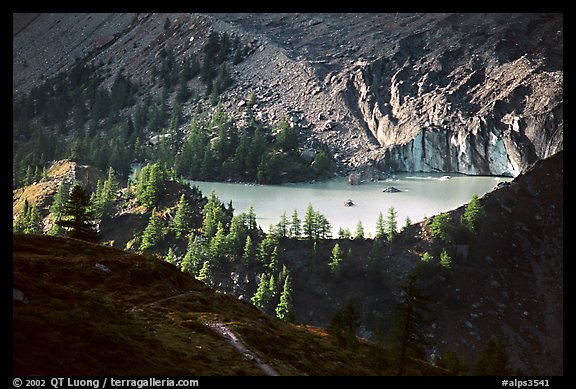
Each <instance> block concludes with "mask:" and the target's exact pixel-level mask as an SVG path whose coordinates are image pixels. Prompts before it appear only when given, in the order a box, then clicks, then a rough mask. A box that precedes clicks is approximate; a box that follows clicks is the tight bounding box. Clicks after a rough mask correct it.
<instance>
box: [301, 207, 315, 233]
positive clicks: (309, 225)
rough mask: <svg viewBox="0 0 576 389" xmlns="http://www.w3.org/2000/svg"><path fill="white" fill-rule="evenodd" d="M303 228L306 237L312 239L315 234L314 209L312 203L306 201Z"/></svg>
mask: <svg viewBox="0 0 576 389" xmlns="http://www.w3.org/2000/svg"><path fill="white" fill-rule="evenodd" d="M303 230H304V236H305V237H306V239H314V237H315V235H316V212H315V211H314V207H313V206H312V203H308V207H307V208H306V215H305V216H304V225H303Z"/></svg>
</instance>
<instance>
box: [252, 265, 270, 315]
mask: <svg viewBox="0 0 576 389" xmlns="http://www.w3.org/2000/svg"><path fill="white" fill-rule="evenodd" d="M271 297H272V293H271V291H270V277H269V276H268V273H262V274H261V275H260V281H259V282H258V288H257V289H256V292H255V293H254V296H252V298H251V299H250V301H251V302H252V304H254V306H256V308H258V309H260V310H262V311H266V309H267V308H268V303H269V302H270V298H271Z"/></svg>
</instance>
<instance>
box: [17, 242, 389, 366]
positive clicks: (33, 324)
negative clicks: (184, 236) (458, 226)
mask: <svg viewBox="0 0 576 389" xmlns="http://www.w3.org/2000/svg"><path fill="white" fill-rule="evenodd" d="M13 250H14V252H13V254H14V255H13V262H14V275H13V279H14V287H15V288H17V289H20V290H22V291H23V292H24V293H25V295H26V296H27V298H28V299H29V303H28V304H16V305H15V306H14V332H13V336H14V351H13V359H14V367H13V373H14V374H15V375H30V374H40V375H70V374H79V375H110V374H112V375H263V374H264V373H263V372H262V370H260V369H259V368H258V366H257V365H256V364H255V363H254V361H252V360H249V359H246V358H244V357H243V356H242V355H241V354H239V353H238V351H237V350H236V349H235V348H234V347H233V346H232V345H230V344H229V343H228V342H227V341H226V339H224V338H223V337H221V336H220V335H219V334H217V333H216V332H215V331H213V330H212V329H211V328H209V327H208V326H207V324H209V323H214V322H221V323H225V324H226V325H227V326H228V327H229V328H231V329H232V330H233V331H234V333H236V334H237V336H238V337H239V338H240V339H241V340H242V342H244V343H245V345H246V346H247V347H248V348H249V349H250V350H251V351H253V352H254V353H255V354H256V355H258V357H259V358H260V359H261V360H262V361H263V362H264V363H266V364H269V365H270V366H272V367H273V368H274V369H275V370H277V371H278V372H279V373H280V374H282V375H346V374H349V375H373V374H378V373H381V371H378V370H377V369H374V368H372V367H371V366H370V361H369V359H368V357H367V355H368V351H369V348H370V345H369V344H367V343H362V344H361V346H360V348H359V350H357V351H354V352H352V351H349V350H343V349H341V348H339V347H338V346H337V345H336V344H335V343H334V342H332V340H331V339H330V337H328V336H327V335H326V333H325V332H324V331H323V330H321V329H318V328H314V327H307V326H298V325H293V324H288V323H284V322H281V321H279V320H277V319H275V318H273V317H271V316H268V315H266V314H263V313H262V312H260V311H259V310H258V309H256V308H255V307H254V306H252V305H251V304H248V303H246V302H242V301H240V300H237V299H236V298H234V297H232V296H230V295H224V294H220V293H216V292H215V291H213V290H211V289H209V288H207V287H206V286H204V284H202V283H200V282H198V281H196V280H194V279H193V278H192V277H190V276H188V275H186V274H183V273H182V272H180V271H179V270H178V269H177V268H175V267H174V266H172V265H170V264H168V263H166V262H162V261H160V260H158V259H156V258H151V257H145V256H139V255H135V254H131V253H127V252H124V251H121V250H117V249H114V248H110V247H105V246H100V245H96V244H91V243H86V242H82V241H78V240H74V239H69V238H57V237H48V236H28V235H14V237H13ZM96 264H102V265H104V266H106V267H107V268H108V269H110V272H105V271H102V270H99V269H98V268H97V267H96ZM46 355H50V358H46V357H45V356H46Z"/></svg>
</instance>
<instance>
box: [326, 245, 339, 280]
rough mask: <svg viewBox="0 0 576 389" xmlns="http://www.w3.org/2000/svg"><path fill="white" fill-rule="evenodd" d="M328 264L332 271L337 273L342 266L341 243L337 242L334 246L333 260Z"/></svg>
mask: <svg viewBox="0 0 576 389" xmlns="http://www.w3.org/2000/svg"><path fill="white" fill-rule="evenodd" d="M328 266H329V267H330V271H331V272H332V273H336V272H337V271H338V270H340V268H341V267H342V251H341V250H340V245H339V244H338V243H336V244H335V245H334V247H333V248H332V256H331V261H330V263H329V264H328Z"/></svg>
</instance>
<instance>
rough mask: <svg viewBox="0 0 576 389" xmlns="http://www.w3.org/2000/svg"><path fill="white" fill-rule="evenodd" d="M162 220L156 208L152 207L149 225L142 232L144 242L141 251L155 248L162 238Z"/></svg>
mask: <svg viewBox="0 0 576 389" xmlns="http://www.w3.org/2000/svg"><path fill="white" fill-rule="evenodd" d="M162 235H163V234H162V222H161V220H160V218H159V217H158V216H157V215H156V208H153V209H152V213H151V214H150V219H149V221H148V225H147V226H146V228H145V229H144V232H143V233H142V243H141V244H140V251H142V252H147V251H150V250H151V249H154V248H155V247H156V246H157V245H158V243H160V240H161V239H162Z"/></svg>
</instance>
